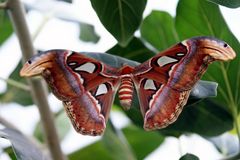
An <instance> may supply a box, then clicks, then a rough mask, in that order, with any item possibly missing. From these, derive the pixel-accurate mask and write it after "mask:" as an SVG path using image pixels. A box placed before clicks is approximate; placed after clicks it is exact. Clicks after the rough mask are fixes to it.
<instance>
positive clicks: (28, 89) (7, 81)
mask: <svg viewBox="0 0 240 160" xmlns="http://www.w3.org/2000/svg"><path fill="white" fill-rule="evenodd" d="M0 80H2V81H5V82H6V83H8V84H9V85H12V86H14V87H17V88H20V89H22V90H25V91H30V87H29V86H28V85H25V84H23V83H20V82H17V81H15V80H13V79H10V78H8V79H4V78H2V77H0Z"/></svg>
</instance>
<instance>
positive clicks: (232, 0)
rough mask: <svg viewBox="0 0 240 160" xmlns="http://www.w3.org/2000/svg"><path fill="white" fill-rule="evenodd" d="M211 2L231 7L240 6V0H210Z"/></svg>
mask: <svg viewBox="0 0 240 160" xmlns="http://www.w3.org/2000/svg"><path fill="white" fill-rule="evenodd" d="M208 1H210V2H213V3H216V4H219V5H223V6H226V7H229V8H237V7H240V1H239V0H227V1H226V0H208Z"/></svg>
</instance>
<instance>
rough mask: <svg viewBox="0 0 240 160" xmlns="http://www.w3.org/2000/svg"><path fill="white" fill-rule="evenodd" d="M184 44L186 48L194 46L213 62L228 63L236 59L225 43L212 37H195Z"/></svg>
mask: <svg viewBox="0 0 240 160" xmlns="http://www.w3.org/2000/svg"><path fill="white" fill-rule="evenodd" d="M184 43H185V45H187V47H189V46H190V45H195V46H196V49H198V51H199V52H201V53H203V54H206V55H209V56H211V57H212V58H213V59H214V60H220V61H228V60H232V59H234V58H235V57H236V53H235V51H234V50H233V49H232V48H231V47H230V46H229V45H228V44H227V43H226V42H224V41H221V40H219V39H216V38H213V37H195V38H191V39H188V40H186V41H184V42H183V44H184Z"/></svg>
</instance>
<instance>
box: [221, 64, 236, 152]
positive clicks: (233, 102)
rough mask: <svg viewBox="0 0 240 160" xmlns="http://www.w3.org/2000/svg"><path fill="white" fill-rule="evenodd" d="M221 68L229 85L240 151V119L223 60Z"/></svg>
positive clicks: (230, 106)
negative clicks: (239, 118)
mask: <svg viewBox="0 0 240 160" xmlns="http://www.w3.org/2000/svg"><path fill="white" fill-rule="evenodd" d="M221 70H222V74H223V77H224V82H225V85H226V87H227V93H228V97H229V105H228V106H229V108H230V110H231V112H232V116H233V120H234V126H235V128H236V131H237V136H238V142H239V146H238V148H239V153H240V122H239V120H238V112H237V104H235V101H234V97H233V94H232V89H231V86H230V82H229V79H228V76H227V72H226V69H225V68H224V64H223V62H221Z"/></svg>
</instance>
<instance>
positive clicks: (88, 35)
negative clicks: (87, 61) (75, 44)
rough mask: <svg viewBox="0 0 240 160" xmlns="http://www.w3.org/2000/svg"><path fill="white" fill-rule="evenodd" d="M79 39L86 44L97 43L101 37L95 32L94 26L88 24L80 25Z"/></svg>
mask: <svg viewBox="0 0 240 160" xmlns="http://www.w3.org/2000/svg"><path fill="white" fill-rule="evenodd" d="M79 26H80V35H79V38H80V39H81V40H82V41H85V42H93V43H97V42H98V41H99V39H100V37H99V35H97V33H96V32H95V30H94V26H93V25H91V24H87V23H80V25H79Z"/></svg>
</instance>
